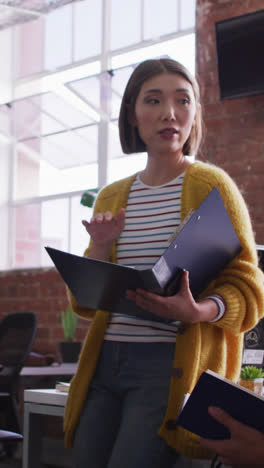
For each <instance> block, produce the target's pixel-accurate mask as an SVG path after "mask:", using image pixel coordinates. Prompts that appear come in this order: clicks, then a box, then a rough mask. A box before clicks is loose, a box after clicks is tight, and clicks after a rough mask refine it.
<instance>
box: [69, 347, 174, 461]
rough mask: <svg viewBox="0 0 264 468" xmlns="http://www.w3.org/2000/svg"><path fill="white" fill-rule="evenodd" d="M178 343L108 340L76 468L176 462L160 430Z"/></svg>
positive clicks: (76, 449) (77, 444) (78, 436)
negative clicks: (159, 433)
mask: <svg viewBox="0 0 264 468" xmlns="http://www.w3.org/2000/svg"><path fill="white" fill-rule="evenodd" d="M174 348H175V344H174V343H119V342H110V341H105V342H104V344H103V347H102V351H101V355H100V359H99V362H98V365H97V370H96V372H95V375H94V377H93V380H92V383H91V385H90V388H89V392H88V395H87V400H86V403H85V406H84V408H83V411H82V415H81V418H80V421H79V425H78V427H77V429H76V433H75V439H74V445H73V462H74V468H165V467H166V468H170V467H172V466H173V464H174V462H175V460H176V458H177V454H176V453H175V452H174V451H173V449H171V448H170V447H169V446H168V445H167V444H166V442H165V441H164V440H163V439H162V438H161V437H159V435H158V434H157V431H158V429H159V427H160V425H161V423H162V421H163V418H164V415H165V411H166V408H167V401H168V394H169V386H170V378H171V369H172V365H173V356H174ZM87 359H89V356H87Z"/></svg>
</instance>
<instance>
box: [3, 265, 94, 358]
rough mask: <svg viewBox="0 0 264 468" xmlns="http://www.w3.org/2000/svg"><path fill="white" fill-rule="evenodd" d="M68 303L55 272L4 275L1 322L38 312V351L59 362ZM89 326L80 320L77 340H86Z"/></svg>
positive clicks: (60, 280) (48, 269) (21, 272)
mask: <svg viewBox="0 0 264 468" xmlns="http://www.w3.org/2000/svg"><path fill="white" fill-rule="evenodd" d="M68 303H69V301H68V298H67V294H66V288H65V285H64V282H63V281H62V279H61V277H60V276H59V274H58V273H57V271H56V270H55V269H54V268H45V269H32V270H15V271H10V272H1V273H0V318H2V317H4V316H5V315H6V314H8V313H11V312H22V311H32V312H36V313H37V316H38V332H37V337H36V341H35V345H34V351H36V352H39V353H43V354H46V353H49V354H53V355H54V357H55V358H56V359H57V360H60V355H59V346H58V343H59V342H60V341H63V340H64V335H63V329H62V326H61V319H60V314H61V311H62V310H65V309H66V307H67V305H68ZM88 326H89V322H88V321H86V320H83V319H79V322H78V326H77V330H76V340H80V341H82V340H83V339H84V337H85V334H86V332H87V329H88Z"/></svg>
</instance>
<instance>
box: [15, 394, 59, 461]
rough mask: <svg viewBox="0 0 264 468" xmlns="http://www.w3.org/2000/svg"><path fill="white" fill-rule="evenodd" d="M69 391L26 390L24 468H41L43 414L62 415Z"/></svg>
mask: <svg viewBox="0 0 264 468" xmlns="http://www.w3.org/2000/svg"><path fill="white" fill-rule="evenodd" d="M67 396H68V394H67V393H63V392H58V391H57V390H54V389H49V390H39V389H38V390H25V391H24V430H23V433H24V441H23V464H22V467H23V468H39V466H40V462H41V429H40V418H41V415H43V414H44V415H51V416H62V417H63V415H64V407H65V404H66V400H67Z"/></svg>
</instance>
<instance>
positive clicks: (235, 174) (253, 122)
mask: <svg viewBox="0 0 264 468" xmlns="http://www.w3.org/2000/svg"><path fill="white" fill-rule="evenodd" d="M261 9H263V0H247V1H244V0H233V1H232V2H230V0H206V1H204V0H197V10H196V22H197V42H196V64H197V75H198V80H199V84H200V87H201V99H202V105H203V109H204V121H205V126H206V136H205V140H204V145H203V148H202V152H201V154H200V159H203V160H205V161H210V162H212V163H214V164H217V165H219V166H221V167H222V168H223V169H225V170H226V171H227V172H228V173H229V174H230V175H231V177H232V178H233V179H234V180H235V181H236V182H237V184H238V186H239V187H240V189H241V191H242V193H243V195H244V197H245V199H246V202H247V204H248V207H249V210H250V214H251V217H252V221H253V226H254V231H255V234H256V241H257V243H258V244H264V216H263V201H264V195H263V193H264V192H263V175H264V138H263V136H264V94H262V95H258V96H251V97H245V98H239V99H233V100H225V101H220V98H219V87H218V72H217V58H216V42H215V22H216V21H221V20H224V19H227V18H231V17H233V16H239V15H244V14H247V13H252V12H254V11H257V10H261ZM260 60H261V57H260ZM246 65H247V64H246V63H245V67H246Z"/></svg>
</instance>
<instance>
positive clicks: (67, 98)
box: [0, 0, 195, 270]
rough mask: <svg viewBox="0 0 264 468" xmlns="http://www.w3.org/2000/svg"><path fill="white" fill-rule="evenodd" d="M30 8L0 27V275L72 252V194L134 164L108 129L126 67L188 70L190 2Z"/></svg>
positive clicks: (140, 163) (76, 222) (144, 0)
mask: <svg viewBox="0 0 264 468" xmlns="http://www.w3.org/2000/svg"><path fill="white" fill-rule="evenodd" d="M28 3H29V4H30V3H31V2H28ZM40 3H41V2H40ZM31 7H32V11H34V15H33V13H32V11H31V13H30V8H31ZM31 7H30V6H29V10H28V11H29V16H30V14H31V16H30V19H29V20H27V21H25V22H24V21H23V20H22V19H21V18H20V19H19V14H21V12H20V11H15V13H16V16H15V15H14V18H15V20H14V22H13V24H10V21H9V22H7V23H6V24H4V22H3V23H1V24H0V51H1V58H2V61H3V60H4V63H5V67H4V68H5V70H4V72H3V75H2V77H1V78H0V149H1V157H0V169H1V170H0V174H1V175H0V179H1V184H0V187H1V188H0V221H1V225H2V226H4V228H3V229H2V236H3V240H2V245H3V254H2V256H1V257H0V269H1V270H5V269H10V268H31V267H40V266H50V265H51V261H50V260H49V258H48V256H47V254H46V252H45V250H44V246H45V245H50V246H52V247H56V248H61V249H64V250H67V251H69V252H72V253H76V254H79V255H81V254H82V253H83V250H84V249H85V248H86V246H87V243H88V238H87V233H86V232H85V230H84V229H83V227H82V225H81V219H83V218H86V219H89V218H90V216H91V211H92V210H91V208H88V207H86V206H83V205H82V204H81V203H80V200H81V196H82V194H83V193H84V192H85V191H87V190H91V189H97V188H100V187H102V186H103V185H105V184H106V183H109V182H112V181H114V180H117V179H120V178H122V177H124V176H126V175H129V174H133V173H134V172H136V171H138V170H140V169H141V168H143V167H144V165H145V155H144V154H136V155H129V156H127V155H124V154H123V153H122V150H121V147H120V143H119V134H118V125H117V119H118V113H119V108H120V103H121V96H122V93H123V90H124V87H125V85H126V83H127V80H128V78H129V76H130V74H131V72H132V71H133V69H134V67H135V66H136V64H137V63H139V62H140V61H142V60H145V59H147V58H151V57H159V56H169V57H172V58H174V59H176V60H178V61H180V62H182V63H183V64H184V65H185V66H187V68H189V69H190V70H191V71H192V72H193V73H195V68H194V67H195V34H194V28H195V0H133V1H131V0H126V1H123V0H97V1H96V2H94V1H93V0H81V1H77V2H71V1H69V3H67V4H64V5H63V6H61V7H58V8H56V9H51V11H50V12H48V13H42V12H41V13H39V15H38V14H37V13H36V11H35V10H34V4H33V3H32V6H31ZM14 10H16V8H14ZM17 10H19V9H17ZM161 11H162V14H161ZM11 13H13V14H14V12H13V11H12V12H11ZM11 13H10V12H9V18H10V14H11ZM127 18H129V21H127ZM66 31H67V33H66Z"/></svg>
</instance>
